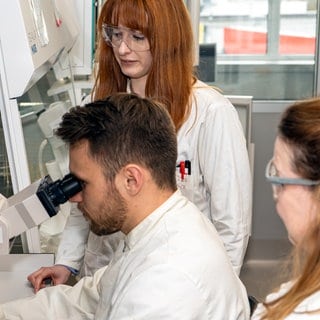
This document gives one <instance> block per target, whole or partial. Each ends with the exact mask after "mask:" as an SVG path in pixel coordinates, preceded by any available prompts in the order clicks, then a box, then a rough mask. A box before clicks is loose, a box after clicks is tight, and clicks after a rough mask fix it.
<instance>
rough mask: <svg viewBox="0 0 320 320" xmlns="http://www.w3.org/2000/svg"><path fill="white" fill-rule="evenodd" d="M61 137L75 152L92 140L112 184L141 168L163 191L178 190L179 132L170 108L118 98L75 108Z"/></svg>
mask: <svg viewBox="0 0 320 320" xmlns="http://www.w3.org/2000/svg"><path fill="white" fill-rule="evenodd" d="M55 133H56V135H57V136H58V137H60V138H61V139H62V140H63V141H65V142H66V143H68V144H69V145H70V147H73V146H75V145H76V144H77V143H79V142H81V141H83V140H87V141H88V143H89V152H90V154H89V156H90V157H92V158H93V159H94V160H95V161H97V162H98V163H99V164H100V165H101V166H102V168H103V171H104V173H105V176H106V178H107V179H110V180H113V179H114V177H115V175H116V174H117V173H118V172H119V170H120V169H121V168H122V167H124V166H125V165H126V164H129V163H136V164H139V165H142V166H144V167H145V168H147V169H148V170H149V171H150V172H151V175H152V177H153V179H154V181H155V183H156V184H157V185H158V186H159V187H160V188H170V189H173V190H175V189H176V180H175V170H176V160H177V138H176V132H175V128H174V125H173V122H172V120H171V117H170V115H169V113H168V112H167V110H166V108H165V107H164V106H162V105H161V104H160V103H158V102H156V101H153V100H151V99H147V98H141V97H138V96H137V95H135V94H127V93H117V94H113V95H111V96H109V97H107V98H106V99H105V100H99V101H95V102H92V103H88V104H86V105H85V106H84V107H80V106H77V107H73V108H71V109H70V111H69V112H67V113H66V114H64V116H63V118H62V122H61V123H60V125H59V127H58V128H57V130H56V131H55Z"/></svg>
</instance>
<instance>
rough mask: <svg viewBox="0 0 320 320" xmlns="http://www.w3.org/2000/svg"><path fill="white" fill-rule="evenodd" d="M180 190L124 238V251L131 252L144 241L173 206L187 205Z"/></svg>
mask: <svg viewBox="0 0 320 320" xmlns="http://www.w3.org/2000/svg"><path fill="white" fill-rule="evenodd" d="M187 201H188V200H187V198H185V197H184V196H183V195H182V193H181V192H180V190H177V191H175V192H174V193H173V194H172V195H171V196H170V197H169V199H168V200H166V201H165V202H164V203H163V204H162V205H161V206H160V207H158V208H157V209H156V210H155V211H153V212H152V213H151V214H149V215H148V216H147V217H146V218H145V219H144V220H142V222H140V223H139V224H138V225H137V226H136V227H135V228H134V229H132V230H131V231H130V232H129V233H128V234H127V235H126V236H125V238H124V249H123V251H128V250H131V249H132V248H133V247H134V246H135V245H137V243H138V242H139V241H140V240H141V239H144V238H145V237H146V236H147V235H148V233H150V231H152V230H153V228H154V227H155V226H156V225H157V223H158V222H159V221H160V220H161V218H162V217H163V216H164V215H165V214H166V213H167V212H168V211H170V210H171V209H172V207H173V206H177V204H178V203H179V205H178V206H179V207H180V206H182V205H185V204H186V202H187Z"/></svg>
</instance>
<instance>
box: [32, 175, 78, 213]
mask: <svg viewBox="0 0 320 320" xmlns="http://www.w3.org/2000/svg"><path fill="white" fill-rule="evenodd" d="M81 190H82V184H81V182H80V181H79V180H78V179H77V178H76V177H75V176H74V175H73V174H71V173H69V174H67V175H65V176H64V177H63V178H62V179H61V180H56V181H54V182H52V179H51V177H50V176H49V175H48V176H46V177H44V178H43V180H42V181H41V183H40V185H39V187H38V190H37V196H38V198H39V200H40V201H41V203H42V205H43V206H44V208H45V209H46V211H47V212H48V214H49V216H50V217H53V216H54V215H56V214H57V212H58V211H59V205H60V204H63V203H65V202H67V201H68V200H69V199H70V198H71V197H73V196H74V195H76V194H77V193H78V192H80V191H81Z"/></svg>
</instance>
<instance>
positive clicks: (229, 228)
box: [198, 99, 252, 274]
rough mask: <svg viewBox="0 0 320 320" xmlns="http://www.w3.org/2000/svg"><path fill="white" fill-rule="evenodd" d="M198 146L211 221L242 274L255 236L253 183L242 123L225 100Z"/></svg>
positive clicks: (211, 112)
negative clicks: (247, 252) (208, 198)
mask: <svg viewBox="0 0 320 320" xmlns="http://www.w3.org/2000/svg"><path fill="white" fill-rule="evenodd" d="M198 145H199V150H198V153H199V154H198V155H199V161H200V167H201V171H202V175H203V179H204V184H205V186H206V189H207V190H208V194H209V195H210V215H211V217H210V218H211V220H212V222H213V224H214V226H215V227H216V229H217V231H218V233H219V235H220V237H221V239H222V241H223V243H224V246H225V248H226V250H227V253H228V256H229V257H230V259H231V263H232V265H233V267H234V270H235V271H236V273H237V274H239V273H240V269H241V266H242V263H243V259H244V255H245V252H246V249H247V245H248V241H249V236H250V233H251V218H252V213H251V203H252V180H251V172H250V165H249V157H248V152H247V148H246V141H245V138H244V133H243V130H242V127H241V123H240V120H239V117H238V114H237V111H236V110H235V108H234V107H233V106H232V105H231V104H230V103H229V102H228V101H225V99H223V100H222V101H221V102H220V105H218V106H215V108H212V109H209V112H208V114H207V117H206V120H205V122H204V123H203V126H202V128H201V131H200V135H199V141H198Z"/></svg>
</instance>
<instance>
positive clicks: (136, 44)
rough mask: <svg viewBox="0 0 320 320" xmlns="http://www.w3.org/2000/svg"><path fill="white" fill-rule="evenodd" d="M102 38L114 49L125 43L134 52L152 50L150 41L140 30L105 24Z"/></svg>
mask: <svg viewBox="0 0 320 320" xmlns="http://www.w3.org/2000/svg"><path fill="white" fill-rule="evenodd" d="M102 36H103V38H104V40H105V41H106V43H107V44H108V45H109V46H110V47H113V48H119V47H120V45H121V43H122V42H124V43H125V44H126V46H127V47H128V48H129V49H130V50H132V51H137V52H139V51H148V50H150V45H149V41H148V39H147V38H146V36H145V35H144V34H142V33H141V32H140V31H138V30H133V29H130V28H126V27H117V26H111V25H108V24H105V23H103V24H102Z"/></svg>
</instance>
